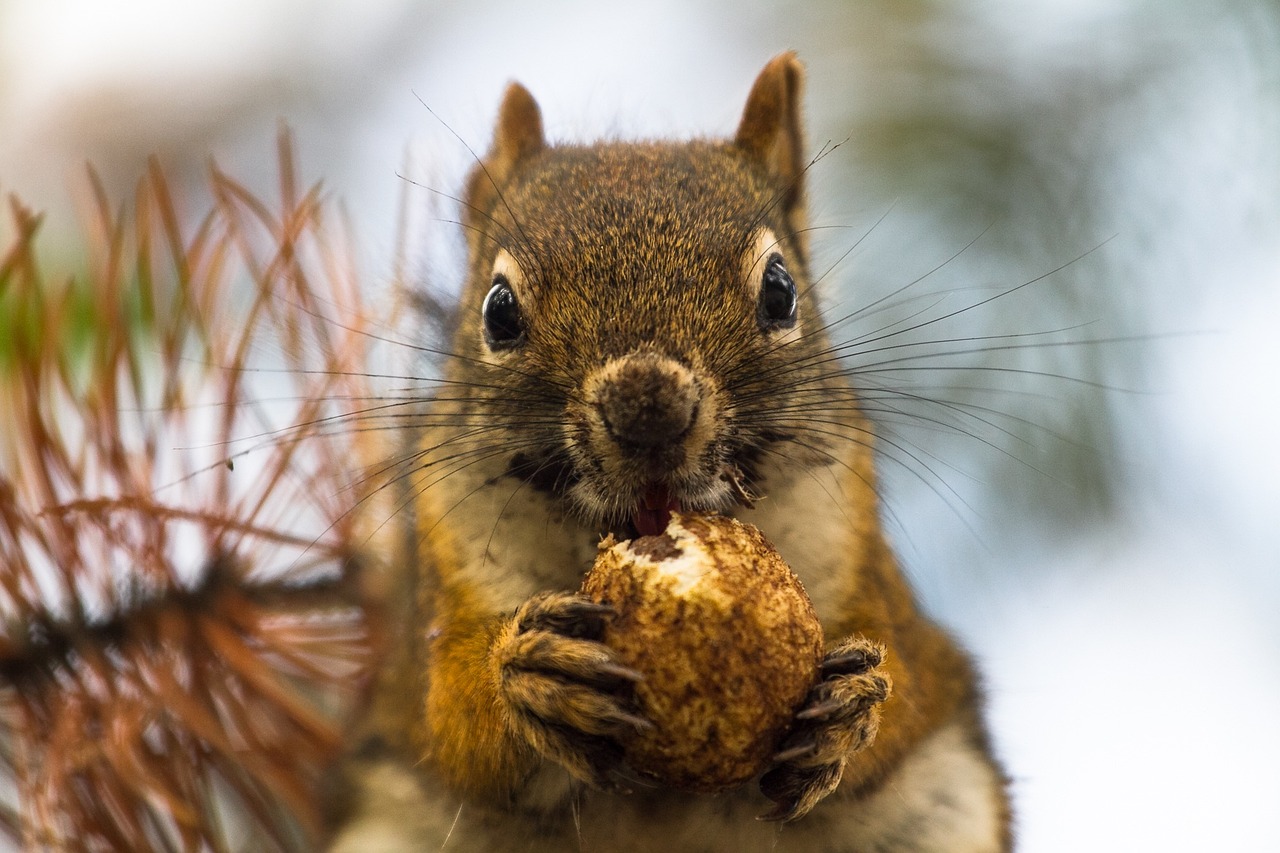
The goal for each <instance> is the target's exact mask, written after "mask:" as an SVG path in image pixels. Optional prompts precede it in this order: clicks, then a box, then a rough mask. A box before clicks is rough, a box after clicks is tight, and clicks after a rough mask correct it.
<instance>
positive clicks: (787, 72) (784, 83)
mask: <svg viewBox="0 0 1280 853" xmlns="http://www.w3.org/2000/svg"><path fill="white" fill-rule="evenodd" d="M803 84H804V66H803V65H801V64H800V60H799V59H797V58H796V55H795V53H794V52H792V51H786V52H785V53H780V54H778V55H777V56H775V57H774V58H773V59H771V60H770V61H769V64H768V65H766V66H765V67H764V70H763V71H761V72H760V76H759V77H757V78H756V82H755V84H754V85H753V86H752V87H751V94H750V95H748V96H747V105H746V108H745V109H743V111H742V120H741V121H740V122H739V124H738V133H737V135H736V136H734V139H733V144H734V145H736V146H737V147H738V148H740V149H742V150H743V151H744V152H746V153H747V154H748V155H749V156H750V157H751V159H752V160H755V161H756V162H757V163H758V164H759V165H760V166H762V167H763V168H764V170H765V171H766V172H767V173H768V174H769V175H770V176H771V177H772V178H773V179H774V180H776V181H777V182H778V183H779V184H780V185H781V186H782V187H783V188H784V195H783V197H782V206H783V210H784V211H785V212H787V213H792V212H794V211H795V208H796V207H797V206H798V205H799V204H800V202H801V199H802V197H803V195H804V159H803V158H804V128H803V126H802V121H801V118H800V96H801V89H802V87H803Z"/></svg>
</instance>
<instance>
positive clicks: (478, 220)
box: [463, 83, 547, 242]
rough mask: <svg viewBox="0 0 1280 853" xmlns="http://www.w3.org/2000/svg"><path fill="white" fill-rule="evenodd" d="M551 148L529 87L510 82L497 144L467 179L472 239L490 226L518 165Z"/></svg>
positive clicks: (497, 128) (496, 133) (465, 201)
mask: <svg viewBox="0 0 1280 853" xmlns="http://www.w3.org/2000/svg"><path fill="white" fill-rule="evenodd" d="M546 147H547V141H546V138H545V137H544V136H543V133H542V111H541V110H540V109H538V102H537V101H535V100H534V99H533V95H531V94H529V90H528V89H526V88H525V87H524V86H521V85H520V84H519V83H510V84H508V86H507V91H506V92H505V93H504V94H503V96H502V104H501V106H499V107H498V122H497V125H496V126H495V128H494V131H493V145H492V146H491V147H490V148H489V153H488V154H486V155H485V157H484V159H483V160H481V161H480V162H478V163H476V166H475V168H474V169H472V170H471V174H470V176H468V178H467V185H466V192H465V193H464V197H463V207H464V208H465V211H466V212H465V214H464V217H463V218H464V221H465V222H466V223H467V225H468V226H470V227H469V228H468V229H467V231H468V235H469V236H468V238H467V239H468V242H473V241H476V240H479V239H480V238H481V237H482V236H483V235H484V234H485V233H486V232H487V231H488V230H489V229H488V228H487V227H486V224H485V221H486V220H488V219H489V218H490V215H491V212H492V211H493V208H494V205H496V204H497V202H498V198H499V197H500V196H501V194H502V189H501V188H502V187H503V186H504V185H505V184H506V183H507V181H508V180H509V179H510V178H511V175H512V174H513V173H514V172H515V170H516V168H517V167H518V166H519V165H520V164H521V163H522V162H523V161H524V160H525V159H527V158H528V157H530V156H532V155H534V154H536V153H538V152H539V151H541V150H542V149H544V148H546Z"/></svg>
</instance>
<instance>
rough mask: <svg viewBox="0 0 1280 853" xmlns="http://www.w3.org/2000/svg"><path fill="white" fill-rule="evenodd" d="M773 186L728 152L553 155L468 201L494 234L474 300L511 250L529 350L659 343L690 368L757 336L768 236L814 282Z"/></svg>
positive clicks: (480, 254)
mask: <svg viewBox="0 0 1280 853" xmlns="http://www.w3.org/2000/svg"><path fill="white" fill-rule="evenodd" d="M482 177H483V176H482ZM478 183H480V181H473V186H475V185H476V184H478ZM484 183H488V181H485V182H484ZM775 183H776V182H775V181H772V180H770V178H769V176H767V175H766V174H764V172H763V170H762V169H760V168H759V167H758V166H757V165H756V164H755V163H753V162H752V161H751V160H750V158H749V156H748V155H746V154H745V153H744V152H743V151H742V150H741V149H739V148H737V147H735V146H734V145H732V144H730V143H723V142H708V141H693V142H686V143H681V144H671V143H644V142H640V143H625V142H613V143H601V144H596V145H592V146H551V147H546V148H542V149H540V150H539V151H537V152H536V153H534V154H533V155H531V156H529V157H527V158H525V159H524V160H523V161H522V162H520V163H519V165H518V167H516V168H515V169H513V170H512V173H511V174H510V176H509V178H508V180H507V181H506V182H505V184H503V185H501V186H498V187H496V188H495V189H494V190H493V191H490V190H489V188H488V187H484V188H483V189H482V190H481V191H478V192H473V193H472V195H471V196H470V197H469V198H468V199H467V205H468V206H469V207H471V208H472V210H474V211H476V212H477V215H475V216H473V220H474V227H475V229H476V230H477V231H478V232H482V237H481V238H480V239H478V240H476V241H474V242H473V266H472V269H471V281H470V283H469V288H468V301H469V304H471V305H478V304H479V303H480V300H481V299H482V298H483V296H484V293H485V292H486V291H487V289H488V288H489V287H490V286H491V285H492V275H493V259H494V257H495V256H496V255H497V253H498V251H499V249H503V250H506V251H507V252H509V253H510V254H511V256H512V257H513V258H514V260H515V262H516V264H517V265H518V266H519V268H520V273H521V281H520V282H519V285H518V287H517V292H518V294H517V295H518V296H519V298H520V299H521V301H522V305H524V307H525V309H526V311H527V312H528V314H529V316H530V345H531V346H530V348H531V349H537V348H538V345H539V344H541V345H543V346H547V347H552V348H554V349H556V350H557V351H558V352H557V355H558V356H562V357H563V356H569V357H572V356H573V355H575V354H581V355H583V356H584V357H587V356H589V357H590V360H592V361H599V360H600V359H607V358H609V357H612V356H617V355H621V354H623V353H625V352H628V351H631V350H634V349H636V348H638V347H643V346H651V345H656V346H659V347H661V348H665V349H668V350H669V352H668V354H669V355H671V356H673V357H676V358H681V359H685V358H690V357H696V356H697V355H698V354H706V351H707V349H708V348H710V349H715V348H717V347H721V346H723V345H724V344H725V343H733V344H736V345H741V344H743V343H746V342H748V341H751V340H754V339H755V338H757V337H758V330H757V328H756V325H755V302H754V300H755V295H754V294H753V293H752V291H751V288H750V287H749V285H748V283H747V282H746V281H745V278H746V275H747V271H748V265H749V262H751V261H753V260H755V259H754V258H753V257H750V255H751V253H753V252H756V251H757V247H756V244H755V240H756V235H757V234H758V233H759V231H760V229H762V228H768V229H769V230H770V231H771V232H772V233H774V234H776V235H777V242H776V245H774V246H771V247H770V248H771V249H773V250H776V251H777V252H779V253H781V254H783V255H784V256H785V257H786V258H787V263H788V269H789V270H790V272H791V274H792V275H793V276H794V277H795V278H796V280H797V284H801V283H802V281H803V278H804V271H803V265H802V251H801V248H800V247H799V246H798V245H797V244H796V239H797V238H796V237H795V236H794V235H793V234H792V233H791V224H790V223H789V222H788V221H787V215H786V211H785V210H784V209H783V208H782V206H781V205H779V204H778V203H777V201H778V199H779V198H780V195H781V193H780V190H779V188H778V187H777V186H775V185H774V184H775ZM744 261H745V262H747V264H744ZM801 290H802V291H805V290H807V288H804V287H803V285H801ZM690 350H692V352H690Z"/></svg>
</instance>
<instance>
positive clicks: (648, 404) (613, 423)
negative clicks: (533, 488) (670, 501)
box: [585, 352, 715, 479]
mask: <svg viewBox="0 0 1280 853" xmlns="http://www.w3.org/2000/svg"><path fill="white" fill-rule="evenodd" d="M585 390H586V392H587V393H586V400H587V402H588V404H589V406H590V408H591V409H592V410H593V412H594V417H592V418H591V420H592V421H594V425H593V427H592V433H593V436H594V437H593V439H592V445H593V446H594V447H595V452H596V453H597V454H598V458H599V459H600V461H601V462H602V463H604V465H605V467H606V468H611V469H614V470H618V469H617V466H619V465H622V466H630V465H636V464H638V465H640V466H642V468H643V469H644V470H645V471H647V474H646V476H649V477H653V478H656V479H663V478H665V477H667V476H669V475H670V474H673V473H675V471H676V470H677V469H679V468H681V466H683V465H684V464H685V463H686V461H688V460H690V459H693V458H695V457H697V455H698V454H699V452H700V451H701V449H702V448H703V446H704V445H705V444H706V443H707V441H708V440H709V439H710V434H711V432H713V427H712V425H711V424H712V421H713V420H714V414H715V412H714V410H715V403H714V400H713V399H712V397H711V395H710V394H709V393H708V392H707V390H706V388H705V386H704V383H703V382H702V381H701V380H700V379H699V378H698V376H697V374H696V373H695V372H694V371H692V370H690V369H689V368H688V367H685V366H684V365H683V364H680V363H679V362H677V361H675V360H673V359H671V358H668V357H666V356H664V355H660V354H658V353H654V352H637V353H632V354H631V355H627V356H623V357H621V358H616V359H613V360H611V361H609V362H608V363H607V364H605V365H604V366H603V367H602V368H600V370H599V371H597V372H596V374H595V375H594V376H593V377H591V379H590V380H589V381H588V383H587V386H586V389H585Z"/></svg>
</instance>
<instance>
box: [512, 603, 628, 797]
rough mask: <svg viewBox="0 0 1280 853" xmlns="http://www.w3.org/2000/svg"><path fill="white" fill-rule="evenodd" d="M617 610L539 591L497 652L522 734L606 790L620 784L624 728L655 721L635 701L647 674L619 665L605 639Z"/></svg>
mask: <svg viewBox="0 0 1280 853" xmlns="http://www.w3.org/2000/svg"><path fill="white" fill-rule="evenodd" d="M611 612H612V610H611V609H610V608H609V607H607V606H605V605H601V604H596V603H595V602H593V601H591V600H589V599H587V598H585V597H583V596H581V595H576V594H574V593H567V592H548V593H541V594H539V595H535V596H534V597H533V598H530V599H529V600H528V601H526V602H525V603H524V604H523V605H521V606H520V609H519V610H517V611H516V614H515V617H514V618H513V619H512V620H511V621H510V622H509V623H507V625H506V627H505V628H504V629H503V631H502V633H501V634H500V635H499V637H498V639H497V641H496V642H495V643H494V646H493V652H492V653H493V659H494V662H495V663H496V665H497V668H498V673H499V680H500V684H501V695H502V697H503V699H504V700H505V702H506V706H507V711H508V719H509V720H510V725H511V726H512V728H513V730H514V731H515V733H516V735H517V736H518V737H521V738H523V739H524V740H525V741H526V742H527V743H528V744H529V745H530V746H532V747H533V749H534V750H535V751H537V752H538V753H539V754H540V755H542V756H543V757H544V758H546V759H549V760H551V761H554V762H556V763H557V764H560V765H562V766H563V767H564V768H565V769H566V770H568V771H569V773H570V774H571V775H572V776H573V777H574V778H576V779H579V780H581V781H583V782H586V783H588V784H590V785H593V786H595V787H597V788H601V789H617V787H618V786H617V785H616V784H615V783H614V782H613V781H612V780H610V778H609V775H608V774H609V770H610V769H611V768H613V767H614V766H615V765H616V764H618V763H619V761H620V760H621V758H622V750H621V748H620V747H619V746H618V742H617V737H618V735H619V734H621V733H622V732H623V731H625V730H627V729H634V728H647V727H648V726H649V722H648V721H647V720H645V719H643V718H642V717H639V716H638V715H637V714H636V713H635V712H634V710H633V709H632V707H631V695H632V687H633V685H634V684H635V683H636V682H637V681H639V680H640V674H639V673H638V672H636V671H634V670H631V669H628V668H626V667H624V666H621V665H620V664H618V663H617V661H616V659H615V657H614V654H613V652H612V651H611V650H610V649H609V647H608V646H605V645H604V644H603V643H601V642H599V639H600V636H601V634H602V632H603V629H604V623H605V620H606V619H607V618H608V617H609V615H610V613H611Z"/></svg>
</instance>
